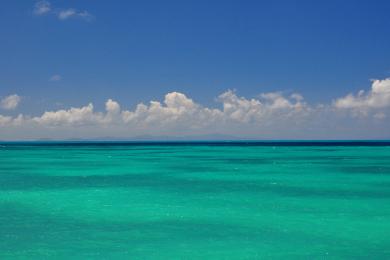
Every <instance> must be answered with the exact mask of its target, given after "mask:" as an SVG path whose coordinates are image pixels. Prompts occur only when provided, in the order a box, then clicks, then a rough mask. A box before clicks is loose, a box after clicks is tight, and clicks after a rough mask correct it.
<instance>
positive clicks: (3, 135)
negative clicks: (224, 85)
mask: <svg viewBox="0 0 390 260" xmlns="http://www.w3.org/2000/svg"><path fill="white" fill-rule="evenodd" d="M15 97H18V96H17V95H12V96H9V97H7V98H5V99H3V100H2V104H3V101H4V107H7V109H15V108H16V106H17V103H19V101H20V98H19V99H18V101H17V102H16V105H15V102H12V100H15ZM217 102H218V104H217V105H216V107H206V106H203V105H201V104H199V103H197V102H195V101H194V100H192V99H191V98H190V97H188V96H186V95H185V94H183V93H179V92H171V93H168V94H166V95H165V97H164V99H163V101H150V102H149V103H147V104H144V103H140V104H138V105H137V106H136V107H135V108H134V109H132V110H129V109H124V108H122V107H124V106H123V105H120V104H119V103H118V102H116V101H115V100H112V99H108V100H107V102H106V103H105V110H104V111H96V110H95V108H94V105H93V104H92V103H89V104H87V105H85V106H83V107H72V108H69V109H62V110H57V111H46V112H44V113H43V114H41V115H40V116H29V115H24V114H20V115H18V116H14V117H12V116H7V115H0V129H1V132H0V139H35V138H57V139H62V138H95V137H118V138H131V137H134V136H137V135H157V136H172V137H173V136H189V135H208V134H214V133H219V134H224V135H232V136H237V137H241V138H254V139H270V138H271V139H354V138H389V137H390V124H389V122H388V120H386V117H387V115H388V114H389V112H390V79H384V80H374V81H373V82H372V86H371V89H370V90H368V91H367V92H365V91H359V92H358V93H357V94H349V95H347V96H345V97H341V98H338V99H336V100H334V101H332V102H330V103H329V104H318V105H310V104H308V103H307V102H306V101H305V99H304V97H303V96H302V95H300V94H298V93H295V94H292V95H289V96H286V95H283V94H282V93H281V92H272V93H263V94H261V95H260V96H259V97H258V98H245V97H241V96H239V95H238V94H237V93H236V92H234V91H231V90H229V91H226V92H224V93H222V94H221V95H219V97H218V98H217Z"/></svg>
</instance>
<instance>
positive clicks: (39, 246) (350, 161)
mask: <svg viewBox="0 0 390 260" xmlns="http://www.w3.org/2000/svg"><path fill="white" fill-rule="evenodd" d="M389 234H390V146H286V145H283V146H272V145H267V146H255V145H245V144H241V145H231V146H229V145H224V146H219V145H211V144H210V145H207V144H197V145H191V144H187V145H169V144H160V145H158V144H156V145H151V144H148V145H142V144H138V145H131V144H123V145H118V144H116V145H109V144H105V145H96V144H88V143H87V144H83V145H80V144H78V145H61V144H60V143H58V144H51V145H45V144H40V145H34V144H2V145H1V146H0V258H1V259H15V258H20V259H33V258H36V259H42V258H55V259H62V258H63V259H65V258H69V257H72V258H76V259H90V258H109V259H113V258H114V259H115V258H116V259H125V258H128V259H130V258H131V259H145V258H146V259H160V258H161V259H208V258H209V259H253V258H262V259H263V258H298V259H302V258H303V259H313V258H314V259H323V258H330V259H335V258H336V259H337V258H344V259H345V258H354V259H356V258H370V259H385V258H390V235H389Z"/></svg>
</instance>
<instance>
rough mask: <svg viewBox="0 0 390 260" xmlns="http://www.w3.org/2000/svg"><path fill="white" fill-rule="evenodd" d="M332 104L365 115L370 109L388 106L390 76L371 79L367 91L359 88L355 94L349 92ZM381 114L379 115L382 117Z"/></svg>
mask: <svg viewBox="0 0 390 260" xmlns="http://www.w3.org/2000/svg"><path fill="white" fill-rule="evenodd" d="M334 106H335V107H336V108H339V109H350V110H352V111H354V112H356V113H360V114H363V115H367V114H368V113H369V112H370V111H372V110H378V109H385V108H389V107H390V78H388V79H384V80H373V81H372V85H371V89H370V90H369V91H368V92H365V91H364V90H360V91H359V92H358V93H357V94H356V95H354V94H349V95H347V96H345V97H343V98H339V99H337V100H336V101H335V102H334ZM381 114H383V112H381ZM383 115H384V114H383ZM383 115H382V116H380V117H382V118H384V116H383Z"/></svg>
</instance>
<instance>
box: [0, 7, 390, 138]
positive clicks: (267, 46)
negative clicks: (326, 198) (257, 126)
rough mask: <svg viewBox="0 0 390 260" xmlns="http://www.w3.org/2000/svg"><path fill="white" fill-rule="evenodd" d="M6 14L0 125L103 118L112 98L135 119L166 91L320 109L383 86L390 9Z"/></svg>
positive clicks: (209, 103)
mask: <svg viewBox="0 0 390 260" xmlns="http://www.w3.org/2000/svg"><path fill="white" fill-rule="evenodd" d="M1 5H2V7H1V9H0V35H1V41H0V57H1V59H0V98H3V99H4V98H6V97H8V96H9V95H13V94H16V95H18V96H19V97H21V100H20V102H18V105H17V109H3V110H0V115H3V117H5V116H11V117H16V116H17V115H19V114H23V115H26V114H28V116H30V117H35V116H40V115H42V114H43V113H44V112H45V111H57V110H59V109H69V108H70V107H83V106H85V105H87V104H88V103H90V102H91V103H93V104H94V109H95V110H102V111H104V110H105V102H106V100H107V99H108V98H111V99H113V100H115V101H116V102H118V103H119V104H121V107H125V108H126V109H129V110H134V109H135V107H136V105H137V104H139V103H141V102H143V103H145V104H147V103H148V102H149V101H150V100H158V101H160V102H163V100H164V96H165V95H166V94H167V93H172V92H178V93H184V94H185V95H186V96H187V97H189V98H191V99H192V100H194V101H196V103H198V104H201V105H202V106H205V107H210V108H220V106H221V104H218V103H217V102H216V98H217V97H218V96H219V95H221V94H222V93H225V92H226V91H227V90H235V93H236V95H237V96H239V97H246V99H248V100H250V99H251V98H256V99H259V97H261V94H264V93H270V92H278V93H282V94H283V95H285V96H288V95H291V94H293V93H299V94H300V95H302V96H304V99H305V102H307V103H308V104H311V105H312V106H317V105H318V104H331V103H332V102H334V101H335V100H337V99H339V98H342V97H345V96H346V95H347V94H349V93H354V94H355V95H358V94H357V92H358V91H359V90H360V89H364V90H366V91H370V88H371V84H372V82H370V80H371V79H379V80H385V79H387V78H389V77H390V49H389V46H390V16H389V11H390V2H389V1H303V0H301V1H199V0H198V1H43V2H42V1H41V2H40V1H10V0H5V1H2V4H1ZM42 6H43V7H48V8H47V9H45V10H44V11H43V12H41V13H39V12H37V10H36V9H37V8H38V7H42ZM66 11H71V12H70V13H68V15H66V13H65V12H66ZM61 13H62V14H63V15H64V16H62V18H61ZM386 88H387V87H386ZM386 93H387V92H386ZM381 108H382V109H383V108H385V109H387V106H382V107H381ZM359 113H360V112H359ZM378 113H382V114H383V113H384V112H383V111H380V112H376V113H375V114H374V115H377V114H378ZM355 114H356V113H355ZM360 114H361V113H360ZM351 118H353V117H351ZM379 129H380V130H381V131H382V132H384V133H385V134H386V130H384V129H383V127H382V128H380V127H379ZM210 131H211V130H210ZM76 132H77V131H76ZM189 133H192V132H191V131H189ZM108 134H109V133H108ZM232 134H234V132H233V133H232ZM21 136H23V135H22V134H21ZM335 136H337V134H336V133H335ZM389 136H390V135H389ZM260 137H261V136H260ZM0 138H1V134H0Z"/></svg>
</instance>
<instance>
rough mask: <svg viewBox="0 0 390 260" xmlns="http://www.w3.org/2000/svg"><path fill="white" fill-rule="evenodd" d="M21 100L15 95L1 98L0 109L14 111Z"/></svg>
mask: <svg viewBox="0 0 390 260" xmlns="http://www.w3.org/2000/svg"><path fill="white" fill-rule="evenodd" d="M21 100H22V98H21V97H20V96H18V95H16V94H14V95H10V96H8V97H5V98H3V99H2V100H1V101H0V107H1V108H3V109H6V110H14V109H16V108H17V107H18V105H19V103H20V101H21Z"/></svg>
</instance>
